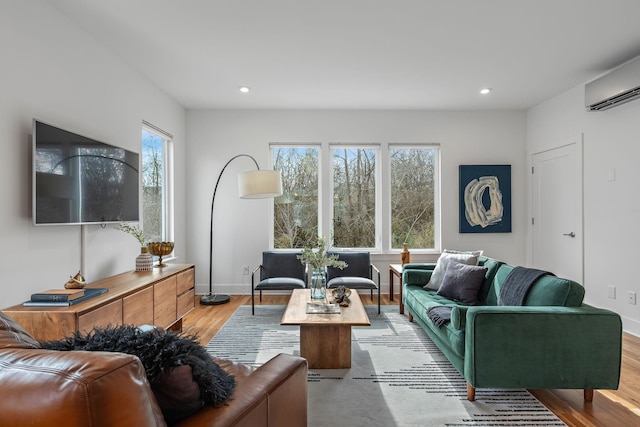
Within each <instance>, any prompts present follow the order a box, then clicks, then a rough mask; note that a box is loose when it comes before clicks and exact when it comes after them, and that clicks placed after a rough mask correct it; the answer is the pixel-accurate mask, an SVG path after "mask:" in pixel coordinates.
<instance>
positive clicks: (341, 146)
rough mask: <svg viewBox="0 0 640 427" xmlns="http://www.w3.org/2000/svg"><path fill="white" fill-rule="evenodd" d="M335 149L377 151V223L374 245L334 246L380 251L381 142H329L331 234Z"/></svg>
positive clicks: (329, 225) (345, 248)
mask: <svg viewBox="0 0 640 427" xmlns="http://www.w3.org/2000/svg"><path fill="white" fill-rule="evenodd" d="M335 149H340V150H344V149H346V150H374V152H375V163H376V165H375V168H376V169H375V186H376V188H375V224H374V233H375V236H374V242H375V244H374V246H373V247H366V246H358V247H343V246H334V248H335V249H337V250H362V251H370V252H380V251H381V249H382V209H381V208H380V207H381V206H382V186H383V184H382V176H381V173H380V172H381V167H382V159H381V151H382V150H381V144H375V143H368V144H366V143H365V144H354V143H339V142H337V143H336V142H333V143H329V156H330V166H329V174H328V175H329V178H330V179H329V193H328V198H327V200H328V201H329V203H327V204H328V205H329V206H328V215H329V216H328V218H329V224H328V227H329V228H328V229H329V231H330V234H331V235H333V221H334V212H335V211H334V202H333V200H334V198H333V194H334V184H335V183H334V180H333V174H334V163H333V151H334V150H335ZM323 196H324V193H323ZM331 243H333V242H331Z"/></svg>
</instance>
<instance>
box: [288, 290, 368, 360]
mask: <svg viewBox="0 0 640 427" xmlns="http://www.w3.org/2000/svg"><path fill="white" fill-rule="evenodd" d="M349 298H350V300H351V303H350V304H349V307H340V314H307V303H308V302H312V301H311V291H310V290H309V289H294V290H293V293H292V294H291V298H290V299H289V304H288V305H287V309H286V310H285V312H284V315H283V316H282V320H281V321H280V324H281V325H300V356H302V357H304V358H305V359H307V361H308V362H309V368H313V369H344V368H350V367H351V327H352V326H371V322H369V317H368V316H367V312H366V311H365V309H364V306H363V305H362V301H361V300H360V296H359V295H358V292H357V291H356V290H355V289H353V290H351V296H350V297H349ZM329 300H330V301H329V302H331V298H329Z"/></svg>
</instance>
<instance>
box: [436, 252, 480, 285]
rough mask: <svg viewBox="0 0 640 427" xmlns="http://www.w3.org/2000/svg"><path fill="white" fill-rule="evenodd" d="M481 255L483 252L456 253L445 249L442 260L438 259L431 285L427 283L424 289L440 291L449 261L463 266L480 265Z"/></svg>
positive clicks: (441, 256)
mask: <svg viewBox="0 0 640 427" xmlns="http://www.w3.org/2000/svg"><path fill="white" fill-rule="evenodd" d="M481 255H482V251H454V250H449V249H445V250H444V251H442V254H441V255H440V258H438V262H437V263H436V268H434V269H433V273H431V279H430V280H429V283H427V284H426V285H425V286H424V288H425V289H433V290H434V291H437V290H438V289H440V285H441V284H442V279H443V278H444V273H445V272H446V271H447V265H448V264H449V260H454V261H457V262H459V263H461V264H467V265H478V258H479V257H480V256H481Z"/></svg>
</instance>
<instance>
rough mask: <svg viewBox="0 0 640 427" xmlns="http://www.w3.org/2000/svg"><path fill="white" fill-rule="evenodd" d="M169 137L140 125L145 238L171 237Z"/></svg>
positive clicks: (166, 238)
mask: <svg viewBox="0 0 640 427" xmlns="http://www.w3.org/2000/svg"><path fill="white" fill-rule="evenodd" d="M171 140H172V136H171V135H170V134H167V133H165V132H162V131H160V130H159V129H157V128H155V127H151V126H150V125H148V124H145V126H143V128H142V224H143V229H144V235H145V238H146V240H147V242H165V241H172V240H173V224H172V216H173V215H172V214H173V205H172V198H171V187H170V186H171V182H170V179H169V177H170V173H169V171H170V170H171V169H170V168H171V158H172V156H171V155H172V149H171V148H172V147H171Z"/></svg>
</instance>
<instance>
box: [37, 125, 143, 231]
mask: <svg viewBox="0 0 640 427" xmlns="http://www.w3.org/2000/svg"><path fill="white" fill-rule="evenodd" d="M139 162H140V156H139V154H138V153H135V152H132V151H129V150H125V149H124V148H119V147H115V146H113V145H109V144H105V143H103V142H99V141H96V140H94V139H91V138H87V137H84V136H81V135H78V134H75V133H73V132H69V131H66V130H64V129H60V128H57V127H55V126H51V125H49V124H46V123H43V122H41V121H38V120H36V119H34V120H33V168H32V170H33V177H32V179H33V182H32V184H33V222H34V224H35V225H45V224H93V223H110V222H119V221H139V218H140V214H139V212H140V209H139V201H138V200H139V199H138V192H139V173H138V170H139Z"/></svg>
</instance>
